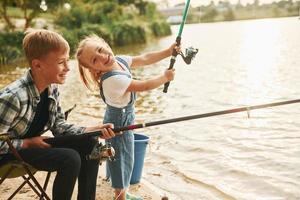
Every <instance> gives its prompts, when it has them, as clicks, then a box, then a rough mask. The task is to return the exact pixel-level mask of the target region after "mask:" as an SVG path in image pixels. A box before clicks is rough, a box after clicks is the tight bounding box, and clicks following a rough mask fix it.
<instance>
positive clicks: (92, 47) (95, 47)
mask: <svg viewBox="0 0 300 200" xmlns="http://www.w3.org/2000/svg"><path fill="white" fill-rule="evenodd" d="M80 61H81V62H82V63H83V65H84V66H85V67H86V68H88V69H89V70H90V71H91V72H92V73H99V72H108V71H111V70H112V69H113V65H114V64H115V57H114V54H113V52H112V50H111V48H110V47H109V45H108V44H107V43H106V42H105V41H87V42H86V44H85V45H84V47H83V48H82V53H81V56H80Z"/></svg>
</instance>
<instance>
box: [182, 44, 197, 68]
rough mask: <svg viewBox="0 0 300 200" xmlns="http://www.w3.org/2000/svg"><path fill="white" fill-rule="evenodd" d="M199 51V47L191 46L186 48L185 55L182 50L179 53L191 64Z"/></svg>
mask: <svg viewBox="0 0 300 200" xmlns="http://www.w3.org/2000/svg"><path fill="white" fill-rule="evenodd" d="M197 53H198V49H195V48H194V47H189V48H186V49H185V55H183V53H182V52H180V53H179V54H180V55H181V57H182V59H183V60H184V62H185V63H186V64H188V65H189V64H191V62H192V59H193V58H194V57H195V56H196V54H197Z"/></svg>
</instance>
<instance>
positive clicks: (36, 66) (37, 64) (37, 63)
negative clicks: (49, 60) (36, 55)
mask: <svg viewBox="0 0 300 200" xmlns="http://www.w3.org/2000/svg"><path fill="white" fill-rule="evenodd" d="M31 67H32V68H33V69H37V70H39V69H40V68H41V62H40V60H39V59H33V60H32V61H31Z"/></svg>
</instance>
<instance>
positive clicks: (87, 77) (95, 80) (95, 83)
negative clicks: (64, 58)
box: [75, 34, 106, 91]
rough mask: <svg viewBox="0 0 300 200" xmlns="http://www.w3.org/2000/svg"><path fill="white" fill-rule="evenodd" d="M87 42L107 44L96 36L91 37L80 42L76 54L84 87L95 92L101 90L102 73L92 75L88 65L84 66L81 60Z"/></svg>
mask: <svg viewBox="0 0 300 200" xmlns="http://www.w3.org/2000/svg"><path fill="white" fill-rule="evenodd" d="M87 42H105V40H104V39H102V38H101V37H99V36H97V35H95V34H92V35H89V36H87V37H85V38H84V39H83V40H81V41H80V43H79V45H78V47H77V51H76V53H75V58H76V59H77V61H78V69H79V73H80V78H81V80H82V81H83V83H84V85H85V86H86V87H87V88H88V89H89V90H91V91H94V90H95V89H99V87H100V84H101V81H100V77H101V73H97V74H95V73H91V72H90V71H89V70H88V69H87V66H86V64H84V62H82V60H81V59H80V57H81V55H82V52H83V48H84V47H85V45H86V43H87ZM105 43H106V42H105Z"/></svg>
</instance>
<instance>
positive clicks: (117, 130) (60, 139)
mask: <svg viewBox="0 0 300 200" xmlns="http://www.w3.org/2000/svg"><path fill="white" fill-rule="evenodd" d="M294 103H300V99H295V100H288V101H280V102H273V103H267V104H259V105H252V106H244V107H239V108H233V109H228V110H221V111H215V112H209V113H203V114H197V115H189V116H183V117H177V118H171V119H164V120H158V121H153V122H148V123H140V124H133V125H129V126H124V127H116V128H114V129H113V131H114V132H115V133H117V134H122V131H127V130H135V129H140V128H145V127H151V126H158V125H163V124H170V123H175V122H181V121H188V120H194V119H200V118H207V117H213V116H218V115H226V114H231V113H238V112H247V113H248V116H249V112H250V111H251V110H257V109H264V108H270V107H275V106H282V105H287V104H294ZM101 135H102V132H101V131H93V132H89V133H84V134H80V135H68V136H60V137H56V138H47V139H45V141H46V142H47V143H49V144H56V145H57V144H60V143H61V144H64V143H65V142H66V140H68V141H70V142H71V141H72V140H81V139H83V138H85V137H96V136H101Z"/></svg>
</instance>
